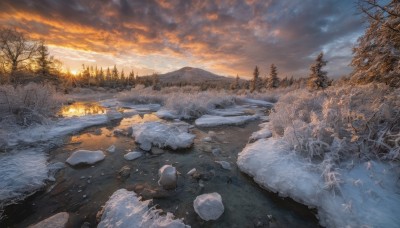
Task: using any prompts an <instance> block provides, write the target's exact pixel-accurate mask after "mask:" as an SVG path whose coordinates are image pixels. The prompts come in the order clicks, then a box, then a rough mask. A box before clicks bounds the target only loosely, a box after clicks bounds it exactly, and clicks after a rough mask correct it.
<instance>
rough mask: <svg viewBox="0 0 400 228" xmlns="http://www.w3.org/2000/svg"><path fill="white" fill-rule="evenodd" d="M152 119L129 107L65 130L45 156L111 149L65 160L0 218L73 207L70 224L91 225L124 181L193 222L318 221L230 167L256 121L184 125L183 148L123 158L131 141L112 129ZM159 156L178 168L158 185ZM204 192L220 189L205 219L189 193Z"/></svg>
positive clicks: (21, 221) (24, 221)
mask: <svg viewBox="0 0 400 228" xmlns="http://www.w3.org/2000/svg"><path fill="white" fill-rule="evenodd" d="M156 120H159V119H158V118H157V117H156V116H155V115H153V114H146V115H140V116H139V115H136V116H133V117H131V118H126V119H123V120H122V121H118V122H114V123H112V124H110V125H108V126H102V127H93V128H90V129H87V130H85V131H83V132H81V133H79V134H77V135H75V136H72V137H70V138H68V139H67V140H66V142H65V144H64V146H62V147H60V148H58V149H55V150H54V151H52V152H51V154H50V156H51V157H50V162H57V161H61V162H65V160H66V159H67V158H68V156H69V155H70V154H71V153H72V152H73V151H75V150H77V149H88V150H99V149H100V150H103V151H106V149H107V148H108V147H110V146H111V145H115V146H116V151H115V152H114V153H108V152H105V153H106V158H105V160H104V161H102V162H100V163H97V164H95V165H94V166H86V167H79V168H75V167H74V168H73V167H70V166H67V167H66V168H65V169H63V170H61V171H60V172H59V173H58V174H57V178H56V182H54V183H50V184H49V185H48V186H47V187H46V189H44V190H43V191H41V192H39V193H36V194H35V195H33V196H31V197H30V198H28V199H27V200H25V201H24V202H23V203H22V204H19V205H13V206H10V207H8V208H7V209H6V212H5V214H6V215H7V217H8V218H7V219H6V220H4V221H3V223H4V224H3V225H2V224H0V226H1V227H5V226H10V227H26V226H28V225H30V224H33V223H36V222H38V221H40V220H42V219H45V218H47V217H49V216H51V215H53V214H55V213H57V212H62V211H67V212H70V213H71V214H72V219H71V224H70V226H71V227H80V225H81V224H82V223H83V222H89V223H90V224H91V227H95V226H96V224H97V220H96V214H97V212H98V211H99V210H100V209H101V206H102V205H104V204H105V202H106V201H107V200H108V198H109V197H110V196H111V195H112V193H113V192H115V191H116V190H117V189H120V188H126V189H128V190H135V191H136V192H137V193H139V194H141V195H142V196H143V198H144V199H153V204H154V205H157V207H158V208H161V209H162V210H164V211H166V212H172V213H174V214H175V216H176V217H178V218H183V219H184V221H185V223H186V224H188V225H191V226H192V227H255V224H258V225H265V226H261V227H268V226H267V225H268V223H269V221H271V224H273V225H275V226H276V227H318V221H317V220H316V219H315V216H314V214H313V212H312V211H310V210H309V209H308V208H307V207H305V206H302V205H300V204H297V203H295V202H293V201H292V200H290V199H283V198H280V197H279V196H277V195H276V194H274V193H271V192H268V191H265V190H263V189H261V188H260V187H259V186H258V185H256V184H255V183H254V182H253V181H252V179H251V178H250V177H248V176H246V175H245V174H242V173H241V172H240V171H239V169H238V168H237V167H236V160H237V154H238V153H239V152H240V151H241V150H242V149H243V147H244V146H245V145H246V143H247V140H248V138H249V136H250V135H251V133H252V132H254V131H256V130H257V129H258V124H259V123H260V122H258V121H254V122H252V123H249V124H247V125H245V126H239V127H238V126H224V127H218V128H207V129H198V128H193V129H192V130H191V131H192V133H193V134H195V135H196V139H195V142H194V146H193V147H192V148H190V149H185V150H179V151H168V150H159V149H158V150H156V151H155V152H156V153H145V155H144V156H142V157H140V158H139V159H137V160H134V161H126V160H125V159H124V158H123V155H124V154H126V153H127V152H129V151H133V150H135V149H138V148H137V146H136V145H135V142H134V140H133V139H132V138H130V137H127V136H123V135H120V136H115V135H114V134H113V131H114V130H115V129H122V130H125V129H126V128H127V127H129V126H131V125H132V124H135V123H140V122H145V121H156ZM205 137H211V138H212V141H211V142H204V140H203V139H204V138H205ZM213 149H214V153H212V150H213ZM215 149H216V150H215ZM215 161H227V162H230V163H231V165H232V166H233V169H232V170H224V169H222V167H221V166H220V165H219V164H217V163H215ZM165 164H172V165H173V166H175V167H176V168H177V170H178V171H179V172H180V175H179V177H178V187H177V189H176V190H172V191H165V190H162V189H161V188H160V187H159V186H158V185H157V180H158V169H159V168H160V167H161V166H163V165H165ZM123 166H129V167H130V168H131V173H130V176H129V177H128V178H126V179H124V178H121V177H120V176H119V174H118V171H119V170H120V169H121V168H122V167H123ZM192 168H196V169H197V170H198V171H199V172H201V173H204V174H205V177H206V178H203V180H197V179H194V178H192V177H190V176H187V175H186V173H187V172H188V171H189V170H191V169H192ZM202 186H203V187H202ZM210 192H218V193H219V194H220V195H221V196H222V200H223V203H224V206H225V212H224V214H223V215H222V216H221V217H220V218H219V219H218V220H217V221H209V222H204V221H202V220H201V219H200V218H199V217H198V216H197V214H196V213H195V212H194V209H193V200H194V199H195V198H196V196H198V195H200V194H203V193H210ZM271 216H272V217H271Z"/></svg>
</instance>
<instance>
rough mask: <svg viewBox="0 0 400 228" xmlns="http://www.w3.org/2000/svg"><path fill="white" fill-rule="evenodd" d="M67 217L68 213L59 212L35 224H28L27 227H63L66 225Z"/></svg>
mask: <svg viewBox="0 0 400 228" xmlns="http://www.w3.org/2000/svg"><path fill="white" fill-rule="evenodd" d="M68 219H69V214H68V213H67V212H60V213H58V214H55V215H53V216H51V217H49V218H47V219H45V220H43V221H40V222H39V223H36V224H35V225H32V226H29V228H47V227H49V228H50V227H51V228H64V227H67V223H68Z"/></svg>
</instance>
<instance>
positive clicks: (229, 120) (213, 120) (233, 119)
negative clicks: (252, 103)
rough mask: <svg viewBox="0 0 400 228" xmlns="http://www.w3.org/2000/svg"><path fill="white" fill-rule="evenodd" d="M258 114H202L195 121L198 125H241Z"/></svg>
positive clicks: (256, 117)
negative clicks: (224, 115)
mask: <svg viewBox="0 0 400 228" xmlns="http://www.w3.org/2000/svg"><path fill="white" fill-rule="evenodd" d="M258 117H259V116H256V115H252V116H227V117H223V116H213V115H203V116H202V117H200V118H198V119H197V120H196V121H195V124H196V126H198V127H216V126H220V125H242V124H244V123H246V122H249V121H252V120H256V119H258Z"/></svg>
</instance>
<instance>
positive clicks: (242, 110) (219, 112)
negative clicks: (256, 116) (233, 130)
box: [209, 106, 250, 116]
mask: <svg viewBox="0 0 400 228" xmlns="http://www.w3.org/2000/svg"><path fill="white" fill-rule="evenodd" d="M249 111H250V110H249V109H248V108H246V107H242V106H234V107H231V108H225V109H214V110H210V111H209V113H210V114H211V115H216V116H241V115H245V114H246V113H248V112H249Z"/></svg>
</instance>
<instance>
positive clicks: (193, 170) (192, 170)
mask: <svg viewBox="0 0 400 228" xmlns="http://www.w3.org/2000/svg"><path fill="white" fill-rule="evenodd" d="M195 172H196V168H193V169H191V170H190V171H189V172H188V173H187V175H193V174H194V173H195Z"/></svg>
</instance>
